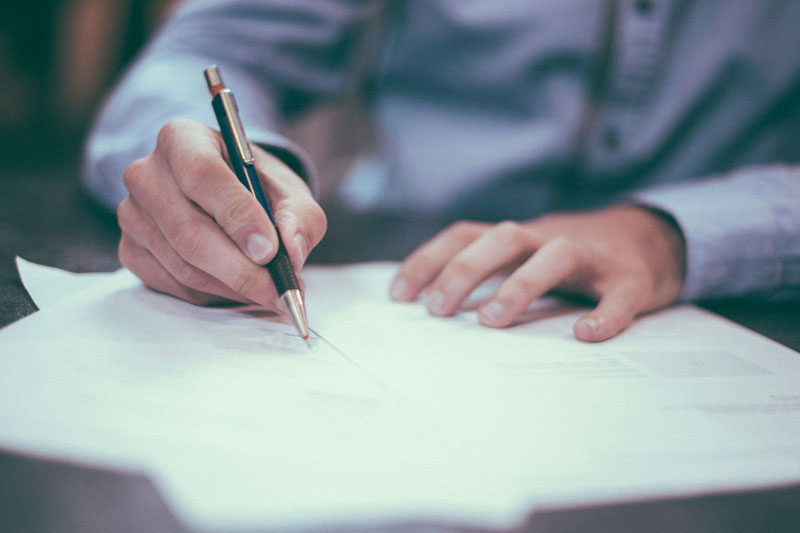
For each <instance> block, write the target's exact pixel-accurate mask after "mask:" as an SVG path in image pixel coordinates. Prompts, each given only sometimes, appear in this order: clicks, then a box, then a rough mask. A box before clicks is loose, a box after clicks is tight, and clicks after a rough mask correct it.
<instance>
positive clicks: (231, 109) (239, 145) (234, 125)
mask: <svg viewBox="0 0 800 533" xmlns="http://www.w3.org/2000/svg"><path fill="white" fill-rule="evenodd" d="M217 96H219V98H220V101H221V102H222V109H223V110H225V115H226V116H227V118H228V124H230V125H231V133H232V134H233V142H234V144H235V145H236V151H237V152H239V157H241V158H242V162H243V163H244V164H245V165H253V164H255V162H256V159H255V157H253V152H251V151H250V143H249V142H247V137H246V136H245V134H244V127H243V126H242V121H241V119H240V118H239V106H237V105H236V99H235V98H234V97H233V93H232V92H231V91H230V89H227V88H225V89H222V90H221V91H219V93H218V95H217Z"/></svg>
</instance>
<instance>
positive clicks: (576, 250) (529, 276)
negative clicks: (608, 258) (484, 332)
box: [478, 238, 592, 328]
mask: <svg viewBox="0 0 800 533" xmlns="http://www.w3.org/2000/svg"><path fill="white" fill-rule="evenodd" d="M588 263H589V257H587V252H586V251H585V250H584V249H583V248H581V247H580V246H578V245H576V244H574V243H572V242H570V241H568V240H565V239H561V238H557V239H553V240H551V241H548V242H547V243H545V244H544V245H543V246H542V247H541V248H540V249H539V250H537V251H536V253H534V254H533V256H531V257H530V259H528V260H527V261H526V262H525V263H523V264H522V265H521V266H520V267H519V268H517V269H516V270H515V271H514V272H513V273H512V274H511V275H510V276H509V277H508V279H506V280H505V281H504V282H503V283H502V284H501V285H500V287H499V288H498V289H497V291H496V292H495V294H494V295H492V297H491V298H490V299H489V300H487V301H486V302H485V303H484V304H483V305H481V307H480V308H479V309H478V320H479V321H480V322H481V324H483V325H486V326H491V327H496V328H501V327H506V326H509V325H511V323H512V322H513V321H514V319H515V318H516V317H517V316H519V315H520V313H522V312H523V311H525V309H526V308H527V307H528V306H529V305H530V304H531V302H533V301H534V300H536V299H538V298H540V297H541V296H542V295H544V294H545V293H546V292H548V291H549V290H551V289H554V288H556V287H558V286H559V285H561V284H562V283H564V282H565V281H567V280H570V279H572V278H573V277H575V275H576V273H578V272H579V271H580V270H584V271H586V272H587V276H591V272H592V269H591V266H590V265H589V264H588Z"/></svg>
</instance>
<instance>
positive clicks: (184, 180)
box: [170, 153, 214, 198]
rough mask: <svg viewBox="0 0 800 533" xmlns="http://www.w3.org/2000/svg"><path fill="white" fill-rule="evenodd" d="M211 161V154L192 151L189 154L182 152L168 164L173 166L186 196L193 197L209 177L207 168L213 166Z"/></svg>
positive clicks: (199, 192) (200, 191)
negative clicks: (177, 158) (182, 153)
mask: <svg viewBox="0 0 800 533" xmlns="http://www.w3.org/2000/svg"><path fill="white" fill-rule="evenodd" d="M213 163H214V161H212V156H211V155H208V154H202V153H193V154H191V155H189V154H184V156H182V157H181V158H180V159H179V160H178V161H175V162H173V164H172V165H170V166H171V167H173V168H175V170H174V172H175V174H176V178H177V181H178V184H179V186H180V188H181V189H182V190H183V192H184V193H185V194H186V195H187V196H189V197H192V198H195V197H197V196H198V195H199V194H201V193H202V190H203V187H204V186H205V185H206V183H207V181H208V179H209V176H208V169H209V168H213Z"/></svg>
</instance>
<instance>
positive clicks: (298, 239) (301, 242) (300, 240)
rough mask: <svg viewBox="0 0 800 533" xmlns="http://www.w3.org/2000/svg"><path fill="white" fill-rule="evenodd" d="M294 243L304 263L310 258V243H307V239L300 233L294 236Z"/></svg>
mask: <svg viewBox="0 0 800 533" xmlns="http://www.w3.org/2000/svg"><path fill="white" fill-rule="evenodd" d="M294 243H295V245H296V246H297V249H298V250H300V259H301V260H302V261H301V263H302V262H305V260H306V258H307V257H308V243H307V242H306V238H305V237H303V236H302V235H300V234H299V233H298V234H297V235H295V236H294Z"/></svg>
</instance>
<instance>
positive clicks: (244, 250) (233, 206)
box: [117, 120, 327, 309]
mask: <svg viewBox="0 0 800 533" xmlns="http://www.w3.org/2000/svg"><path fill="white" fill-rule="evenodd" d="M251 148H252V151H253V155H254V156H255V159H256V168H257V170H258V172H259V175H260V176H261V181H262V184H263V186H264V192H265V194H266V195H267V198H269V201H270V205H271V207H272V211H273V215H274V217H275V221H276V223H277V225H278V227H279V229H280V232H281V236H282V237H283V241H284V245H285V246H286V251H287V252H288V254H289V258H290V259H291V261H292V265H293V266H294V268H295V270H296V271H298V270H300V268H301V267H302V265H303V263H304V262H305V260H306V258H307V257H308V254H309V252H310V251H311V249H312V248H313V247H314V246H316V245H317V243H318V242H319V241H320V239H322V236H323V235H324V234H325V230H326V227H327V221H326V218H325V214H324V213H323V211H322V209H321V208H320V206H319V205H318V204H317V202H316V201H315V200H314V199H313V197H312V195H311V191H310V190H309V188H308V187H307V186H306V184H305V182H303V180H302V179H301V178H300V177H299V176H298V175H297V174H295V173H294V172H293V171H292V170H291V169H290V168H289V167H287V166H286V165H285V164H284V163H283V162H282V161H281V160H280V159H278V158H276V157H275V156H273V155H271V154H269V153H268V152H266V151H265V150H263V149H262V148H260V147H258V146H256V145H252V146H251ZM226 157H227V153H226V150H225V143H224V142H223V140H222V137H221V135H220V134H219V132H217V131H215V130H213V129H211V128H209V127H208V126H205V125H204V124H200V123H198V122H193V121H188V120H176V121H172V122H169V123H168V124H166V125H165V126H164V127H163V128H162V129H161V131H160V132H159V134H158V141H157V144H156V148H155V150H154V151H153V153H151V154H150V155H148V156H147V157H145V158H142V159H139V160H136V161H134V162H133V163H131V164H130V165H129V166H128V167H127V168H126V169H125V175H124V179H125V186H126V187H127V189H128V192H129V196H128V197H127V198H126V199H125V200H124V201H123V202H122V203H121V204H120V205H119V208H118V210H117V216H118V219H119V225H120V228H121V229H122V238H121V239H120V243H119V257H120V260H121V261H122V263H123V264H124V265H125V266H126V267H128V269H130V270H131V271H132V272H133V273H134V274H136V275H137V276H138V277H139V278H140V279H141V280H142V281H143V282H144V283H145V284H146V285H147V286H149V287H151V288H152V289H155V290H157V291H160V292H164V293H168V294H171V295H173V296H177V297H179V298H182V299H184V300H187V301H189V302H192V303H196V304H212V303H222V302H225V301H231V300H232V301H237V302H244V303H256V304H259V305H262V306H265V307H269V308H272V309H277V307H278V296H277V294H276V291H275V286H274V285H273V283H272V280H271V279H270V276H269V272H268V271H267V269H265V268H264V267H263V266H261V265H265V264H267V263H268V262H269V261H270V260H271V259H272V258H273V256H274V255H275V252H276V251H277V246H278V240H277V235H276V234H275V229H274V228H273V226H272V223H271V222H270V220H269V217H268V216H267V214H266V213H265V212H264V210H263V208H262V207H261V206H260V205H259V203H258V201H256V199H255V198H254V197H253V196H252V195H251V193H250V192H249V191H248V190H247V189H246V188H245V187H243V186H242V184H241V183H239V180H238V179H237V178H236V175H235V174H234V172H233V170H231V168H230V167H229V166H228V164H227V163H226Z"/></svg>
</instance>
